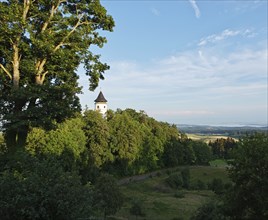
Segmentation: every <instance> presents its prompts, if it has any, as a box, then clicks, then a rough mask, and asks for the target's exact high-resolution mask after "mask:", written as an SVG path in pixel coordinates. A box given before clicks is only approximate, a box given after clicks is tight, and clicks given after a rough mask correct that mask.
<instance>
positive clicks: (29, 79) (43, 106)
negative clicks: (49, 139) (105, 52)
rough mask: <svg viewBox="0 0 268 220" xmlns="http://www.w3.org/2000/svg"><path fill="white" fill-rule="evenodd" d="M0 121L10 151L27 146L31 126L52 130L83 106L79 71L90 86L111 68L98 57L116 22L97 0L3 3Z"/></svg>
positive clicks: (27, 0)
mask: <svg viewBox="0 0 268 220" xmlns="http://www.w3.org/2000/svg"><path fill="white" fill-rule="evenodd" d="M0 14H1V17H0V33H1V36H0V90H1V93H0V119H2V120H3V122H4V129H5V138H6V142H7V145H8V148H9V149H10V151H12V150H13V151H14V150H16V148H17V147H21V146H24V145H25V142H26V138H27V134H28V131H29V128H30V126H32V127H35V126H38V127H44V128H51V126H52V125H53V122H54V121H57V122H60V121H63V120H64V119H65V118H67V117H70V116H71V115H73V114H74V112H76V111H79V110H80V105H79V100H78V97H77V93H79V92H81V88H80V87H79V86H78V83H77V79H78V75H77V73H76V70H77V68H78V66H79V65H80V64H81V63H82V64H84V67H85V71H86V74H87V75H88V76H89V81H90V90H94V89H95V88H96V86H97V85H98V82H99V79H104V76H103V73H104V71H105V70H107V69H108V68H109V67H108V65H107V64H105V63H101V61H100V55H94V54H93V53H92V52H91V51H90V50H89V48H90V46H91V45H97V46H98V47H102V46H103V44H104V43H106V38H105V37H102V36H100V35H99V33H98V30H105V31H112V28H113V26H114V21H113V19H112V17H111V16H110V15H107V12H106V10H105V8H104V7H103V6H102V5H101V4H100V2H99V0H83V1H81V0H72V1H71V0H53V1H49V0H43V1H34V0H23V1H22V0H16V1H13V0H6V1H1V2H0Z"/></svg>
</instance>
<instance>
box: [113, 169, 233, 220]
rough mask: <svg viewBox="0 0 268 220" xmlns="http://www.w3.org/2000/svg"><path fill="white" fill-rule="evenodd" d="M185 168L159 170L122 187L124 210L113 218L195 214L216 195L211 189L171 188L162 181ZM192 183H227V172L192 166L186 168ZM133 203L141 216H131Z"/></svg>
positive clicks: (154, 219) (152, 219)
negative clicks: (188, 170) (215, 181)
mask: <svg viewBox="0 0 268 220" xmlns="http://www.w3.org/2000/svg"><path fill="white" fill-rule="evenodd" d="M184 168H185V167H178V168H175V169H170V170H164V171H159V172H158V173H157V175H156V176H153V177H152V176H150V177H149V178H148V179H145V180H142V181H138V182H131V183H129V184H125V185H122V186H121V189H122V191H123V193H124V195H125V203H124V206H123V208H122V209H121V210H120V211H119V212H118V213H117V215H116V216H115V218H114V219H129V220H132V219H133V220H134V219H140V220H145V219H147V220H172V219H173V220H175V219H190V217H191V216H192V214H193V213H194V211H195V210H196V209H197V208H198V207H199V206H200V205H201V204H203V203H204V202H206V201H207V200H209V199H210V198H212V197H213V196H215V194H214V193H213V192H212V191H211V190H207V189H205V190H186V189H171V188H170V187H168V186H167V185H166V183H165V179H166V178H167V177H168V175H170V174H171V173H176V172H177V173H179V172H180V171H181V170H182V169H184ZM189 169H190V175H191V183H195V182H197V181H198V180H200V181H202V182H203V183H204V184H205V185H207V183H209V182H210V181H211V180H213V179H214V178H221V179H222V180H223V182H224V183H227V182H229V179H228V176H227V171H226V169H225V168H224V167H223V166H221V167H216V166H214V167H212V166H211V167H209V166H193V167H189ZM134 202H136V203H137V202H138V203H139V204H140V206H141V207H142V215H141V216H137V218H136V216H135V215H131V214H130V209H131V207H132V206H133V203H134Z"/></svg>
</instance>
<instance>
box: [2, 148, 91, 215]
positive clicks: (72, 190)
mask: <svg viewBox="0 0 268 220" xmlns="http://www.w3.org/2000/svg"><path fill="white" fill-rule="evenodd" d="M17 158H18V160H16V161H13V162H12V163H13V164H8V166H9V169H8V170H5V171H4V172H2V174H1V176H0V216H1V220H13V219H20V220H26V219H33V220H38V219H59V220H62V219H66V220H72V219H78V218H85V217H90V216H92V213H93V209H92V190H91V187H90V186H89V185H85V186H83V185H82V184H81V181H80V177H79V176H78V174H77V173H76V172H66V171H64V170H63V168H62V167H61V165H60V164H59V162H58V161H57V160H55V159H53V158H49V159H42V160H41V159H37V158H33V157H31V156H29V155H27V154H25V153H22V154H20V155H19V156H17Z"/></svg>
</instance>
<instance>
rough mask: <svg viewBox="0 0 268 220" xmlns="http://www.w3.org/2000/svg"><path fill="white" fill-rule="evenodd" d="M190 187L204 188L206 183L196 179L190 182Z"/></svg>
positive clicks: (195, 188) (194, 188)
mask: <svg viewBox="0 0 268 220" xmlns="http://www.w3.org/2000/svg"><path fill="white" fill-rule="evenodd" d="M190 188H191V189H193V190H204V189H206V188H207V187H206V184H205V183H204V182H203V181H202V180H199V179H198V180H197V181H195V182H193V183H192V184H191V187H190Z"/></svg>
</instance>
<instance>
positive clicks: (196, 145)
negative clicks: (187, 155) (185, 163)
mask: <svg viewBox="0 0 268 220" xmlns="http://www.w3.org/2000/svg"><path fill="white" fill-rule="evenodd" d="M189 144H190V145H191V146H192V148H193V150H194V153H195V156H196V161H195V163H196V164H199V165H208V163H209V161H210V160H211V157H212V153H211V150H210V148H209V147H208V145H207V144H206V143H205V142H201V141H190V142H189Z"/></svg>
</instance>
